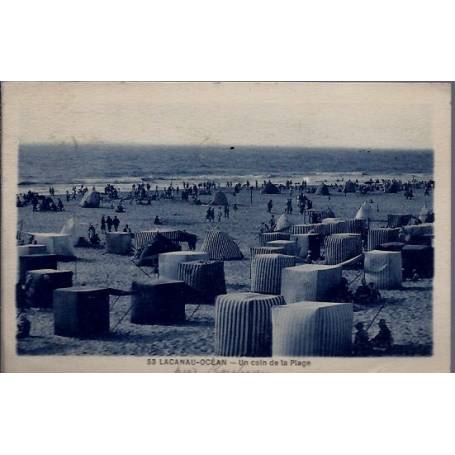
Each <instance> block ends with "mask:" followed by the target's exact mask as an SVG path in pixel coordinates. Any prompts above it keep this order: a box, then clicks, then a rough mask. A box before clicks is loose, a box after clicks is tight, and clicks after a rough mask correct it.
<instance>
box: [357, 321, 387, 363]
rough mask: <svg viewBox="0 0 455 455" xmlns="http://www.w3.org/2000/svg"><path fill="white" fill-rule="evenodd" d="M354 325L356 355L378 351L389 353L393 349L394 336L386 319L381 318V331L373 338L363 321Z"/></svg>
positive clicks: (379, 325)
mask: <svg viewBox="0 0 455 455" xmlns="http://www.w3.org/2000/svg"><path fill="white" fill-rule="evenodd" d="M354 327H355V329H356V333H355V335H354V344H353V353H354V355H359V356H364V355H369V354H372V353H374V352H378V351H382V352H384V353H387V352H389V351H390V350H391V349H392V347H393V336H392V332H391V330H390V328H389V327H388V326H387V322H386V320H385V319H380V320H379V323H378V327H379V332H378V333H377V334H376V336H375V337H373V338H372V339H371V340H370V336H369V334H368V329H365V326H364V323H363V322H357V324H356V325H355V326H354Z"/></svg>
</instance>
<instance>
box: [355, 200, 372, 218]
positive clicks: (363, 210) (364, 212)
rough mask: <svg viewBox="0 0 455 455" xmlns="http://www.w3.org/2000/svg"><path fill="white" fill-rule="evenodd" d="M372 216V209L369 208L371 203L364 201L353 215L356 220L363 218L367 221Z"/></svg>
mask: <svg viewBox="0 0 455 455" xmlns="http://www.w3.org/2000/svg"><path fill="white" fill-rule="evenodd" d="M372 217H373V210H372V208H371V204H369V203H368V202H366V201H365V202H364V203H363V204H362V205H361V206H360V208H359V210H358V211H357V213H356V215H355V219H356V220H365V221H368V220H371V219H372Z"/></svg>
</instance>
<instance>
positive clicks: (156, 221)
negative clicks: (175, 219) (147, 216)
mask: <svg viewBox="0 0 455 455" xmlns="http://www.w3.org/2000/svg"><path fill="white" fill-rule="evenodd" d="M153 224H163V222H162V221H161V220H160V218H159V216H158V215H156V216H155V221H154V222H153Z"/></svg>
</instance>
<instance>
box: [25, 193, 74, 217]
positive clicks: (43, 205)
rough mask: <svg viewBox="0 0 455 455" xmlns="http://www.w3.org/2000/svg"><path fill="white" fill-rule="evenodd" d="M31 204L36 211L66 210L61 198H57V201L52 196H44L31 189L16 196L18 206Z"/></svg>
mask: <svg viewBox="0 0 455 455" xmlns="http://www.w3.org/2000/svg"><path fill="white" fill-rule="evenodd" d="M29 204H30V205H31V206H32V210H33V211H34V212H63V211H64V210H65V206H64V205H63V202H62V200H61V199H60V198H57V202H55V201H54V199H53V198H52V197H50V196H43V195H40V194H39V193H32V192H31V191H29V192H28V193H26V194H24V195H17V196H16V207H18V208H19V207H25V206H27V205H29Z"/></svg>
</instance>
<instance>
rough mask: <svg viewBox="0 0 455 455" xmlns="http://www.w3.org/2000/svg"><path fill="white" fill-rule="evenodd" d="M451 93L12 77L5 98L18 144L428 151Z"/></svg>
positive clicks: (437, 88)
mask: <svg viewBox="0 0 455 455" xmlns="http://www.w3.org/2000/svg"><path fill="white" fill-rule="evenodd" d="M445 95H447V89H446V86H444V85H443V84H433V85H431V84H404V83H401V84H386V83H365V84H359V83H345V84H340V83H332V84H327V83H325V84H322V83H306V84H302V83H134V82H129V83H9V84H7V85H6V91H5V96H4V101H5V102H6V105H7V106H8V103H10V105H11V106H13V108H14V109H13V110H14V113H15V114H17V115H16V117H15V118H16V119H17V125H18V127H19V132H18V134H19V137H20V142H21V143H56V144H58V143H71V142H73V141H74V140H76V141H78V142H79V143H93V142H97V143H116V144H125V143H127V144H128V143H130V144H166V145H202V144H204V145H218V144H219V145H222V144H223V145H233V146H236V145H237V146H239V145H255V146H292V147H294V146H297V147H354V148H356V147H358V148H408V149H409V148H410V149H423V148H431V146H432V123H431V118H432V117H431V114H432V109H433V108H434V105H435V104H438V103H440V102H441V100H442V99H443V97H444V96H445ZM444 99H446V98H444ZM7 112H8V111H7Z"/></svg>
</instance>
